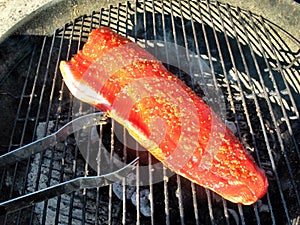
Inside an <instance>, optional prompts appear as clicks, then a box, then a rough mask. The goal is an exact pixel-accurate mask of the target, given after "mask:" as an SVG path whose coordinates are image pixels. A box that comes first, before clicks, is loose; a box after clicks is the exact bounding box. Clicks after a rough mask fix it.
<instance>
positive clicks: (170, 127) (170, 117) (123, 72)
mask: <svg viewBox="0 0 300 225" xmlns="http://www.w3.org/2000/svg"><path fill="white" fill-rule="evenodd" d="M60 71H61V73H62V76H63V79H64V82H65V83H66V85H67V86H68V88H69V90H70V91H71V93H72V94H73V95H74V96H75V97H76V98H78V99H80V100H82V101H84V102H87V103H89V104H91V105H93V106H95V107H96V108H98V109H100V110H103V111H106V112H108V114H109V116H110V117H111V118H113V119H114V120H116V121H117V122H119V123H120V124H122V125H123V126H124V127H125V128H126V129H127V130H128V131H129V133H130V134H131V135H132V136H133V137H134V138H135V139H136V140H137V141H138V142H139V143H140V144H141V145H142V146H143V147H145V148H146V149H147V150H148V151H149V152H150V153H151V154H152V155H153V156H154V157H156V158H157V159H158V160H160V161H161V162H162V163H163V164H164V165H165V166H166V167H167V168H169V169H170V170H172V171H174V172H175V173H177V174H179V175H181V176H183V177H185V178H187V179H189V180H190V181H192V182H194V183H196V184H198V185H201V186H203V187H205V188H208V189H210V190H212V191H214V192H216V193H218V194H219V195H221V196H222V197H223V198H225V199H227V200H229V201H231V202H234V203H242V204H244V205H250V204H253V203H255V202H256V201H257V200H258V199H260V198H261V197H263V196H264V195H265V193H266V192H267V188H268V181H267V178H266V177H265V174H264V172H263V171H262V170H261V169H260V168H258V167H257V166H256V165H255V163H254V161H253V159H252V158H251V156H250V155H248V154H247V153H246V151H245V149H244V147H243V145H242V144H241V143H240V141H239V140H238V139H237V138H236V137H235V136H234V134H233V133H232V132H231V131H230V129H228V128H227V127H226V125H225V124H224V123H223V122H222V121H221V119H220V118H219V117H218V116H217V115H216V114H215V113H214V112H213V111H212V109H211V108H210V107H209V106H208V105H207V104H206V103H205V102H204V101H203V100H202V99H201V98H200V97H198V96H197V95H196V94H195V93H194V92H193V91H192V90H191V89H190V88H189V87H187V86H186V85H185V84H184V83H183V82H182V81H181V80H180V79H178V78H177V77H176V76H174V75H173V74H171V73H170V72H169V71H168V70H167V69H166V68H165V67H164V66H163V65H162V63H161V62H159V61H158V60H157V59H156V58H155V57H153V56H152V55H151V54H149V53H148V52H147V51H145V50H144V49H143V48H140V47H139V46H138V45H136V44H135V43H133V42H131V41H130V40H129V39H128V38H126V37H123V36H121V35H119V34H117V33H115V32H113V31H112V30H111V29H110V28H107V27H101V28H98V29H95V30H93V31H92V32H91V33H90V35H89V38H88V40H87V42H86V43H85V45H84V46H83V48H82V50H80V51H78V53H77V54H76V55H74V56H73V58H72V59H71V60H69V61H61V63H60Z"/></svg>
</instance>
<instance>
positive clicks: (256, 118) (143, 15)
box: [0, 1, 300, 224]
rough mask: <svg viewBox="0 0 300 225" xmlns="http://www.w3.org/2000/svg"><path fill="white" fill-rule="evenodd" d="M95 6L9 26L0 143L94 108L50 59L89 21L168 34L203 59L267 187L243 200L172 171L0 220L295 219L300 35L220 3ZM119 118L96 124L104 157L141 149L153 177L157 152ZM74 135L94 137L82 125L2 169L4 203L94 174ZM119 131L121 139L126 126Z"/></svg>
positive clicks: (75, 42) (299, 181) (132, 33)
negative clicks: (44, 31)
mask: <svg viewBox="0 0 300 225" xmlns="http://www.w3.org/2000/svg"><path fill="white" fill-rule="evenodd" d="M93 10H94V11H92V9H91V12H90V14H88V15H82V16H79V17H78V18H77V19H75V20H74V21H72V22H71V23H68V24H65V26H63V27H58V28H57V30H55V31H54V32H53V34H52V35H46V36H43V35H28V34H17V35H11V36H10V37H8V38H7V39H6V40H5V41H4V42H3V43H2V44H1V49H0V60H1V65H0V69H1V75H0V99H1V103H2V104H1V106H0V107H1V112H2V113H1V115H0V128H1V129H0V133H1V135H0V153H1V154H4V153H6V152H8V151H11V150H13V149H15V148H18V147H20V146H22V145H24V144H26V143H30V142H32V141H34V140H36V139H38V138H41V137H44V136H46V135H48V134H50V133H53V132H54V131H56V130H57V129H59V128H60V127H61V126H62V125H64V124H65V123H66V122H68V121H70V120H72V118H74V116H75V115H76V116H78V115H82V114H86V113H89V112H92V111H93V110H94V109H93V108H91V107H89V106H87V105H85V104H84V103H82V102H79V101H77V100H76V99H74V98H73V97H72V95H71V94H70V93H69V91H68V89H67V87H66V86H65V85H64V83H63V81H62V78H61V74H60V71H59V69H58V65H59V62H60V60H66V59H70V58H71V57H72V55H74V54H76V52H77V51H78V50H79V49H81V48H82V46H83V44H84V43H85V41H86V40H87V37H88V34H89V32H90V31H91V30H92V29H95V28H97V27H99V26H109V27H111V28H113V29H114V30H115V31H117V32H119V33H121V34H122V35H124V36H128V37H129V38H131V39H132V40H133V41H135V42H137V43H138V44H139V45H141V46H143V47H148V46H152V45H154V46H155V43H156V42H155V41H160V42H172V43H175V44H177V45H180V46H183V47H185V48H187V49H188V50H190V51H191V52H192V53H193V54H195V55H197V56H199V57H201V59H202V60H203V61H205V62H206V64H207V65H208V66H209V68H210V70H211V71H210V75H209V76H210V78H211V79H212V80H213V81H214V85H216V86H217V87H218V88H220V89H221V90H222V93H223V96H224V100H225V104H226V118H225V119H226V121H228V122H231V123H230V124H234V125H235V127H236V135H237V136H238V137H239V139H240V140H241V141H242V142H243V143H244V145H245V146H246V147H247V149H248V150H249V153H250V154H251V155H252V156H253V157H254V158H255V161H256V162H257V164H258V165H259V166H260V167H261V168H263V169H264V170H265V172H266V174H267V177H268V180H269V183H270V185H269V190H268V193H267V195H266V196H265V197H263V199H261V200H260V201H258V202H257V203H256V204H254V205H252V206H242V205H238V204H233V203H230V202H228V201H225V200H223V199H221V198H220V197H219V196H217V195H216V194H214V193H212V192H210V191H208V190H205V189H204V188H202V187H199V186H197V185H194V184H192V183H190V182H189V181H187V180H186V179H184V178H182V177H180V176H177V175H174V176H172V177H170V178H168V179H164V180H163V181H162V182H159V183H155V184H150V185H147V186H133V187H128V186H125V185H122V184H118V185H110V186H107V187H103V188H96V189H85V190H82V191H77V192H75V193H72V194H68V195H61V196H58V197H55V198H52V199H49V200H47V201H44V202H41V203H38V204H35V205H33V206H31V207H28V208H26V209H22V210H19V211H17V212H14V213H8V214H6V215H4V216H2V217H3V218H1V221H2V222H3V224H107V223H108V224H133V223H136V224H299V220H300V211H299V209H300V196H299V192H300V188H299V186H300V171H299V163H300V152H299V143H300V133H299V130H300V129H299V128H300V121H299V105H300V96H299V92H300V83H299V71H300V63H299V42H298V41H297V40H295V39H294V38H293V37H292V36H290V35H289V34H287V33H286V32H284V30H282V29H281V28H279V27H277V26H276V25H275V24H272V23H271V22H270V21H267V20H265V19H264V18H263V17H261V16H258V15H255V14H253V13H251V12H250V11H246V10H242V9H239V8H235V7H232V6H230V5H227V4H222V3H219V2H210V3H208V2H206V1H176V2H175V1H171V2H165V1H137V2H136V3H130V2H125V3H120V4H118V5H112V6H110V7H108V8H99V9H93ZM287 40H288V41H287ZM165 65H166V67H167V68H168V69H169V70H170V71H171V72H173V73H174V74H175V75H178V76H179V77H180V78H181V79H183V80H184V81H185V82H186V83H187V84H188V85H190V86H191V87H192V88H196V87H195V86H193V85H192V84H193V82H192V81H193V74H186V73H184V72H183V71H182V70H181V65H180V62H179V64H178V66H177V67H174V66H170V65H168V63H167V62H166V63H165ZM201 88H202V89H203V88H205V84H203V86H201V87H200V89H201ZM201 93H202V94H203V92H201V91H200V92H199V95H201ZM203 97H204V98H205V96H203ZM214 100H215V99H208V98H207V99H206V101H207V102H210V101H211V102H213V101H214ZM116 126H118V124H116V123H115V122H114V121H111V122H110V123H108V124H107V125H103V126H100V127H98V128H97V129H98V133H99V134H100V140H101V143H102V144H103V146H104V147H105V148H106V149H108V150H109V151H110V154H111V155H112V154H113V153H116V154H118V155H119V156H121V157H123V158H125V159H128V160H129V159H131V158H134V157H135V156H136V155H138V156H140V157H141V159H140V164H141V165H148V164H152V165H150V166H149V179H152V177H153V174H154V172H153V170H152V167H153V164H155V163H156V161H155V159H154V158H152V157H151V156H150V155H149V154H147V153H146V152H133V151H131V150H130V149H128V148H127V147H126V146H124V145H123V144H122V143H121V141H120V140H118V138H117V137H116V135H115V134H114V133H113V132H112V131H113V130H114V128H115V127H116ZM94 132H95V131H94ZM76 135H81V136H80V138H86V139H88V140H90V139H91V144H93V143H92V142H93V140H92V138H90V137H91V135H92V130H91V129H90V130H89V129H88V130H87V131H85V132H84V133H81V134H75V135H71V136H69V137H68V138H67V140H66V141H64V142H62V143H59V144H57V145H56V146H55V147H54V148H49V149H47V150H46V151H45V152H43V153H42V154H36V155H33V156H32V157H31V158H29V159H28V160H23V161H22V162H19V163H17V164H15V165H12V166H7V167H5V168H0V175H1V181H0V193H1V195H0V201H1V202H4V201H7V200H9V199H13V198H16V197H17V196H21V195H24V194H26V193H30V192H34V191H37V190H40V189H42V188H45V187H47V186H51V185H54V184H57V183H61V182H63V181H65V180H70V179H73V178H76V177H80V176H89V175H96V174H99V173H100V171H95V170H93V169H92V168H90V167H89V165H88V163H87V162H86V160H85V158H84V157H83V156H82V155H81V153H80V151H79V148H78V145H77V143H76V140H78V139H77V138H78V137H77V136H76ZM121 136H124V137H125V140H127V138H129V137H128V134H127V133H126V132H125V131H124V132H123V133H122V135H121ZM136 145H137V144H136ZM137 147H138V148H141V147H139V146H137ZM161 173H162V176H163V175H165V174H167V169H166V168H164V169H163V170H162V171H161ZM135 176H137V179H138V177H139V171H138V170H137V172H136V174H135ZM124 182H125V181H123V184H124ZM120 198H123V201H122V200H120Z"/></svg>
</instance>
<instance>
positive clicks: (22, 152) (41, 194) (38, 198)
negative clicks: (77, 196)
mask: <svg viewBox="0 0 300 225" xmlns="http://www.w3.org/2000/svg"><path fill="white" fill-rule="evenodd" d="M106 122H107V117H106V114H105V113H103V112H97V113H92V114H88V115H85V116H81V117H79V118H76V119H74V120H72V121H70V122H69V123H67V124H66V125H64V126H63V127H62V128H60V129H59V130H58V131H56V132H55V133H53V134H51V135H49V136H46V137H44V138H42V139H39V140H37V141H34V142H32V143H30V144H28V145H25V146H22V147H20V148H18V149H15V150H13V151H11V152H8V153H6V154H4V155H1V156H0V167H2V166H6V165H8V164H13V163H16V162H18V161H21V160H23V159H26V158H28V157H29V156H31V155H32V154H36V153H39V152H42V151H43V150H45V149H47V148H49V147H52V146H54V145H56V144H57V143H59V142H61V141H63V140H65V139H66V138H67V137H68V136H69V135H70V134H72V133H74V132H76V131H79V130H81V129H85V128H87V127H90V126H96V125H100V124H105V123H106ZM137 161H138V158H136V159H135V160H133V161H132V162H131V163H129V164H128V165H126V166H124V167H122V168H120V169H118V170H115V171H113V172H110V173H106V174H103V175H100V176H89V177H78V178H75V179H73V180H69V181H65V182H63V183H59V184H56V185H53V186H50V187H47V188H44V189H41V190H38V191H35V192H32V193H29V194H26V195H23V196H20V197H17V198H14V199H11V200H8V201H5V202H2V203H0V215H4V214H6V213H8V212H13V211H17V210H19V209H22V208H26V207H29V206H31V205H33V204H35V203H38V202H42V201H45V200H47V199H50V198H53V197H56V196H59V195H62V194H68V193H71V192H74V191H78V190H80V189H84V188H97V187H103V186H106V185H109V184H113V183H115V182H117V181H121V180H122V178H124V177H126V176H127V175H128V174H129V173H130V172H131V171H132V170H133V169H135V164H136V163H137Z"/></svg>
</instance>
